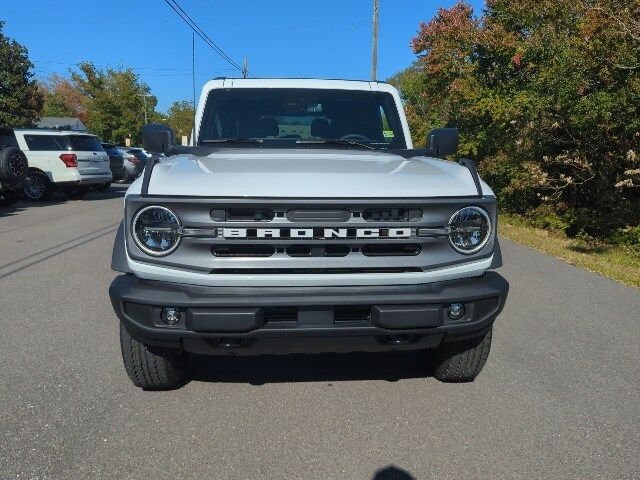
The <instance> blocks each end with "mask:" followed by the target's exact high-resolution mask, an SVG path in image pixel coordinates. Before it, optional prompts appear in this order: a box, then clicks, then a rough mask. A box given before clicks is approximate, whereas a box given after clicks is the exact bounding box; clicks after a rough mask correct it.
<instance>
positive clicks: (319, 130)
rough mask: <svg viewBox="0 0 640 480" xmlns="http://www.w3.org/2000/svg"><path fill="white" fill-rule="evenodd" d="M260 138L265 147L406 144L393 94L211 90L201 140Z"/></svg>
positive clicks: (314, 90)
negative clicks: (324, 144) (350, 143)
mask: <svg viewBox="0 0 640 480" xmlns="http://www.w3.org/2000/svg"><path fill="white" fill-rule="evenodd" d="M241 139H242V140H247V139H262V140H263V142H262V143H263V144H264V145H263V146H266V147H273V148H286V147H292V148H295V147H299V146H300V144H302V143H312V144H315V143H324V142H327V143H330V142H334V143H336V142H335V141H336V140H338V141H345V142H355V143H358V144H362V145H366V146H367V147H369V148H376V149H387V148H406V144H405V141H404V136H403V133H402V126H401V124H400V117H399V115H398V111H397V109H396V106H395V102H394V99H393V97H392V96H391V94H389V93H384V92H369V91H359V90H324V89H290V88H274V89H258V88H236V89H226V90H222V89H220V90H212V91H211V92H210V93H209V97H208V98H207V103H206V106H205V110H204V115H203V118H202V124H201V126H200V134H199V136H198V145H207V144H208V143H217V142H224V141H227V140H228V141H233V140H241Z"/></svg>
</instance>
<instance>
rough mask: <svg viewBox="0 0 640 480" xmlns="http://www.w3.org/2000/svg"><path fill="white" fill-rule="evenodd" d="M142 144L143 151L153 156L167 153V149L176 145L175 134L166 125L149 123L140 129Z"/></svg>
mask: <svg viewBox="0 0 640 480" xmlns="http://www.w3.org/2000/svg"><path fill="white" fill-rule="evenodd" d="M142 144H143V145H144V149H145V150H146V151H147V152H149V153H153V154H160V153H164V154H165V155H166V154H168V153H169V149H170V148H171V147H172V146H173V145H175V144H176V134H175V133H173V130H172V129H171V127H169V126H168V125H165V124H163V123H150V124H148V125H145V126H144V127H142Z"/></svg>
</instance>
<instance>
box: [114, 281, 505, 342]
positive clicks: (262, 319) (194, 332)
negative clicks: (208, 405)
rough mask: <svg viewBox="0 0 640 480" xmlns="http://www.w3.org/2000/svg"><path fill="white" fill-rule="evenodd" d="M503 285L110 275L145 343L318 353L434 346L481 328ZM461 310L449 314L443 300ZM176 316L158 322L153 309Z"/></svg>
mask: <svg viewBox="0 0 640 480" xmlns="http://www.w3.org/2000/svg"><path fill="white" fill-rule="evenodd" d="M508 290H509V284H508V283H507V281H506V280H505V279H504V278H503V277H501V276H500V275H498V274H497V273H495V272H487V273H485V274H484V275H482V276H480V277H475V278H466V279H462V280H457V281H448V282H438V283H431V284H423V285H393V286H366V287H362V286H358V287H304V288H302V287H253V288H246V287H200V286H195V285H182V284H171V283H164V282H154V281H148V280H141V279H139V278H137V277H135V276H134V275H130V274H127V275H120V276H118V277H116V278H115V279H114V281H113V282H112V283H111V286H110V287H109V294H110V296H111V302H112V304H113V308H114V310H115V312H116V314H117V316H118V317H119V318H120V320H121V321H122V322H123V324H124V326H125V327H126V328H127V330H128V331H129V333H130V334H131V335H132V336H133V337H134V338H137V339H138V340H140V341H141V342H143V343H145V344H151V345H159V346H164V347H169V348H182V349H184V350H186V351H189V352H192V353H200V354H236V355H237V354H263V353H275V354H278V353H319V352H348V351H384V350H408V349H419V348H434V347H437V346H438V345H439V344H440V343H441V342H443V341H444V342H448V341H454V340H459V339H463V338H470V337H475V336H478V335H482V334H483V333H484V332H486V331H487V330H488V329H489V328H491V325H492V323H493V321H494V320H495V318H496V317H497V315H498V314H499V313H500V312H501V310H502V308H503V307H504V304H505V301H506V298H507V293H508ZM454 302H461V303H463V304H464V305H465V307H466V312H467V313H466V314H465V316H464V317H463V319H462V320H459V321H457V322H453V321H451V320H450V319H449V318H448V316H447V311H446V307H447V305H449V304H451V303H454ZM168 306H171V307H178V308H180V310H181V320H180V322H178V323H177V324H176V325H173V326H169V325H165V324H164V323H163V322H162V320H161V317H160V311H161V309H162V308H163V307H168Z"/></svg>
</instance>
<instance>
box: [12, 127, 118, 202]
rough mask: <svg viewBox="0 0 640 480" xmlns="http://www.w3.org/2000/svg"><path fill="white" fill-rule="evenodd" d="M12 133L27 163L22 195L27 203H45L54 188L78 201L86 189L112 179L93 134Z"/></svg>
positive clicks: (37, 131)
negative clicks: (27, 172)
mask: <svg viewBox="0 0 640 480" xmlns="http://www.w3.org/2000/svg"><path fill="white" fill-rule="evenodd" d="M14 133H15V136H16V140H17V142H18V146H19V147H20V149H21V150H22V151H23V152H24V153H25V155H26V156H27V159H28V160H29V177H28V182H27V185H26V186H25V189H24V194H25V196H26V197H27V198H28V199H30V200H47V199H48V198H49V197H51V194H52V193H53V191H54V189H56V188H60V189H62V191H63V192H64V193H65V194H66V195H67V196H68V197H70V198H81V197H83V196H84V195H85V194H86V193H87V192H88V190H89V187H91V186H98V185H104V184H108V183H111V181H112V180H113V175H112V174H111V169H110V168H109V155H107V153H106V152H105V151H104V149H103V148H102V145H100V142H99V141H98V138H97V137H96V136H94V135H89V134H86V133H80V132H73V131H59V130H22V129H16V130H14Z"/></svg>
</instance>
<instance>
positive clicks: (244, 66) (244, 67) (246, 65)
mask: <svg viewBox="0 0 640 480" xmlns="http://www.w3.org/2000/svg"><path fill="white" fill-rule="evenodd" d="M248 76H249V59H248V58H247V57H244V62H243V63H242V78H247V77H248Z"/></svg>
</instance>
